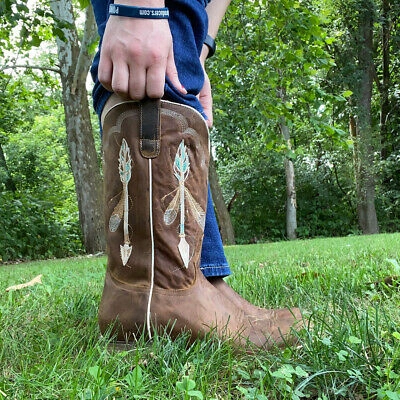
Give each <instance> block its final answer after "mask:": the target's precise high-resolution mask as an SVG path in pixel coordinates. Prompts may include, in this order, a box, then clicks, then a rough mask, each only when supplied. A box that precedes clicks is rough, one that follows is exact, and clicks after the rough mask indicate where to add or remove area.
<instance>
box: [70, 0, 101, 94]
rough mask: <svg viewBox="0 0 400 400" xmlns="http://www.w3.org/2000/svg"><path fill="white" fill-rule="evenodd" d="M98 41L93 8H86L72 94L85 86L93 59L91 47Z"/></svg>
mask: <svg viewBox="0 0 400 400" xmlns="http://www.w3.org/2000/svg"><path fill="white" fill-rule="evenodd" d="M96 40H97V29H96V21H95V18H94V13H93V9H92V6H91V5H90V4H89V6H88V7H87V8H86V19H85V28H84V31H83V38H82V42H81V46H80V51H79V56H78V60H77V63H76V67H75V73H74V80H73V82H72V87H71V93H72V94H74V93H75V91H76V88H77V87H78V86H84V84H85V81H86V77H87V74H88V72H89V68H90V65H91V62H92V57H90V56H89V54H88V48H89V46H90V45H91V44H92V43H94V42H95V41H96Z"/></svg>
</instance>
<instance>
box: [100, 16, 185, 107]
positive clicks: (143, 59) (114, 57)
mask: <svg viewBox="0 0 400 400" xmlns="http://www.w3.org/2000/svg"><path fill="white" fill-rule="evenodd" d="M98 76H99V81H100V83H101V84H102V85H103V86H104V87H105V88H106V89H107V90H109V91H111V92H115V93H116V94H117V95H119V96H120V97H122V98H125V99H132V100H141V99H143V98H144V97H146V96H148V97H151V98H161V97H162V96H163V95H164V85H165V76H168V78H169V79H170V81H171V83H172V84H173V85H174V86H175V87H176V88H177V89H178V90H180V91H181V92H182V93H183V94H186V90H185V88H184V87H183V86H182V84H181V83H180V81H179V78H178V72H177V70H176V66H175V61H174V55H173V47H172V36H171V31H170V29H169V25H168V21H167V20H153V19H139V18H129V17H119V16H110V18H109V20H108V23H107V26H106V30H105V32H104V37H103V43H102V48H101V55H100V64H99V72H98Z"/></svg>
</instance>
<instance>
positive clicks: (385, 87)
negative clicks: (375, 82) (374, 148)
mask: <svg viewBox="0 0 400 400" xmlns="http://www.w3.org/2000/svg"><path fill="white" fill-rule="evenodd" d="M390 86H391V82H390V2H389V0H382V86H381V93H380V94H381V115H380V125H381V157H382V159H384V160H385V159H386V158H387V157H388V155H389V154H390V142H391V140H390V136H389V135H390V134H389V129H388V124H387V120H388V118H389V113H390V101H389V89H390Z"/></svg>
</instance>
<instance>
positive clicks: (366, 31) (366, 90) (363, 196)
mask: <svg viewBox="0 0 400 400" xmlns="http://www.w3.org/2000/svg"><path fill="white" fill-rule="evenodd" d="M364 3H365V4H364V6H365V7H364V8H363V9H362V10H361V11H360V14H359V39H360V40H359V44H358V46H359V47H358V64H359V72H360V79H359V80H358V82H357V84H356V88H355V90H354V92H355V94H356V96H355V97H356V101H357V104H356V105H357V118H355V123H356V130H355V136H356V146H355V147H354V148H355V149H356V151H357V152H358V154H357V156H356V158H355V159H356V160H357V163H356V165H355V172H356V174H355V176H356V193H357V213H358V221H359V225H360V228H361V230H362V232H363V233H364V234H373V233H378V232H379V227H378V219H377V216H376V209H375V172H374V147H375V146H374V133H373V128H372V118H371V99H372V86H373V77H374V63H373V23H374V20H373V15H374V14H373V9H371V8H372V7H373V4H372V3H371V2H370V1H369V0H365V1H364Z"/></svg>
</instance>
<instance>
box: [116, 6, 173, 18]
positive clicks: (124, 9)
mask: <svg viewBox="0 0 400 400" xmlns="http://www.w3.org/2000/svg"><path fill="white" fill-rule="evenodd" d="M108 13H109V14H110V15H117V16H119V17H130V18H146V19H167V18H168V17H169V10H168V8H167V7H163V8H151V7H135V6H126V5H125V4H110V7H109V9H108Z"/></svg>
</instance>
